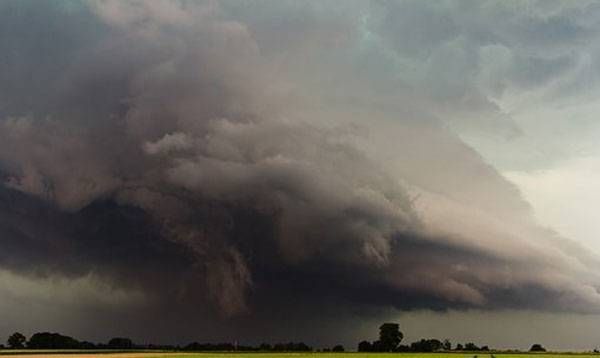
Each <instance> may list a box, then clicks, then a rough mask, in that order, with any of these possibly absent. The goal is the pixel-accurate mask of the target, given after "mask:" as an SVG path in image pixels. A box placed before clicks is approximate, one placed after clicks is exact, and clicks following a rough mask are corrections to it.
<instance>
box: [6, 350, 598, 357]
mask: <svg viewBox="0 0 600 358" xmlns="http://www.w3.org/2000/svg"><path fill="white" fill-rule="evenodd" d="M0 355H6V356H11V355H12V356H18V357H19V358H76V357H85V358H145V357H148V358H163V357H164V358H211V357H216V358H575V357H577V358H599V357H600V355H598V354H591V353H498V354H496V353H485V354H483V353H464V352H463V353H355V352H346V353H317V352H315V353H312V352H308V353H255V352H252V353H241V352H240V353H232V352H207V353H182V352H157V351H151V352H139V351H138V352H106V351H105V352H90V351H68V350H58V351H35V352H34V351H9V350H5V351H0Z"/></svg>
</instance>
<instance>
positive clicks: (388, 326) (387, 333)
mask: <svg viewBox="0 0 600 358" xmlns="http://www.w3.org/2000/svg"><path fill="white" fill-rule="evenodd" d="M402 338H404V334H402V332H400V326H399V325H398V324H397V323H384V324H382V325H381V326H380V327H379V344H378V346H379V347H378V348H380V349H378V350H381V351H384V352H393V351H394V349H396V347H398V345H399V344H400V342H402Z"/></svg>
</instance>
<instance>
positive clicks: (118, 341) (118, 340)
mask: <svg viewBox="0 0 600 358" xmlns="http://www.w3.org/2000/svg"><path fill="white" fill-rule="evenodd" d="M108 347H109V348H111V349H131V348H133V341H132V340H131V339H129V338H123V337H115V338H112V339H111V340H110V341H108Z"/></svg>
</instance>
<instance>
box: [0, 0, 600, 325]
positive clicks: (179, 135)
mask: <svg viewBox="0 0 600 358" xmlns="http://www.w3.org/2000/svg"><path fill="white" fill-rule="evenodd" d="M67 5H68V6H67ZM380 5H381V4H379V3H378V4H377V5H376V6H380ZM384 5H385V4H384ZM0 6H2V10H3V11H2V12H1V14H2V17H10V18H11V21H10V22H8V25H7V22H3V25H2V26H9V27H10V31H9V32H10V33H11V35H10V36H12V37H11V38H12V39H14V38H19V39H21V42H19V43H17V42H16V41H14V40H13V41H2V42H1V45H0V46H4V47H5V48H4V49H2V48H0V53H2V54H12V55H11V56H14V58H12V57H11V58H9V57H5V60H4V61H5V62H3V63H4V65H3V66H2V68H1V69H0V73H1V76H2V78H4V79H5V81H3V82H2V85H1V86H0V87H1V88H0V91H1V92H0V93H2V94H3V97H2V98H3V99H2V107H0V110H1V111H2V120H1V121H0V168H1V171H2V178H3V184H2V186H3V187H2V189H1V191H0V234H1V237H2V242H1V244H2V252H1V253H0V265H1V266H2V267H3V268H4V269H7V270H10V271H12V272H14V273H17V274H19V275H26V276H30V277H40V276H42V277H46V276H50V277H53V276H57V277H60V276H66V277H69V278H78V277H87V276H88V275H90V274H93V275H95V276H97V277H100V278H102V279H103V280H105V281H107V282H110V283H111V284H113V285H115V286H116V287H121V288H129V289H134V290H136V292H138V291H141V292H143V293H145V294H147V295H148V297H152V302H154V303H155V304H156V305H157V307H170V308H169V309H170V310H173V311H174V312H176V313H180V314H183V313H189V312H192V314H193V315H194V314H198V315H200V316H202V315H203V316H202V317H203V318H204V320H205V321H204V323H203V324H207V322H223V320H227V319H231V320H241V322H240V325H239V326H240V327H245V328H244V329H246V330H245V331H244V332H242V333H240V334H242V335H246V336H252V334H253V333H252V332H251V327H250V326H249V324H248V322H249V321H248V322H245V323H244V321H243V320H244V318H243V317H251V318H252V322H254V324H256V325H261V324H264V325H265V326H270V327H273V326H274V325H275V323H274V322H276V321H277V319H278V317H279V318H280V317H282V316H286V317H292V316H298V317H297V318H298V322H304V321H308V320H311V319H315V318H317V317H318V316H319V315H321V314H322V311H323V309H324V308H328V309H331V312H333V313H332V315H340V316H343V317H347V316H348V315H349V314H350V313H349V312H359V314H360V313H361V312H362V313H364V312H372V310H378V309H384V308H387V307H395V308H398V309H415V308H433V309H439V310H443V309H448V308H468V307H479V308H484V309H499V308H537V309H558V310H575V311H586V312H592V311H593V312H596V311H598V307H599V306H598V304H599V303H600V298H599V296H598V292H597V285H598V283H600V280H599V277H598V274H597V272H598V271H597V268H598V265H599V264H598V260H597V258H596V257H594V256H592V255H585V254H583V253H582V251H583V250H581V249H580V248H579V247H578V246H577V245H575V244H572V243H571V242H569V241H566V240H562V239H557V238H554V237H553V234H552V233H549V232H547V231H545V230H544V229H542V228H539V227H537V226H536V225H535V224H534V222H533V219H532V218H531V214H530V209H529V207H528V205H527V204H526V203H525V202H524V201H523V200H522V199H521V197H520V195H519V193H518V191H517V190H516V189H515V188H514V187H513V186H512V185H511V184H509V183H508V182H506V181H505V180H504V179H503V178H502V177H501V176H500V175H499V174H498V173H497V172H496V171H495V170H494V169H493V168H492V167H490V166H489V165H487V164H485V163H484V162H483V160H482V159H481V157H480V156H479V155H478V154H477V153H476V152H474V151H473V150H472V149H470V148H469V147H467V146H466V145H464V144H463V143H462V142H461V141H460V140H459V139H458V138H457V137H456V136H455V135H454V134H452V133H451V132H450V131H448V129H447V128H446V126H445V125H444V123H443V122H441V121H440V120H438V119H436V118H435V117H432V116H431V115H430V114H428V113H427V112H426V111H424V110H423V109H422V108H421V107H419V105H420V104H425V105H426V104H427V103H429V102H428V101H429V100H430V99H424V100H423V101H416V102H419V103H416V104H412V103H411V99H410V98H407V99H405V98H402V97H398V98H395V100H397V101H396V102H398V101H399V102H400V103H401V104H403V105H405V106H406V107H407V108H406V109H405V110H404V111H405V112H401V111H396V110H391V111H387V110H385V108H386V106H390V102H387V101H388V100H389V99H390V98H384V100H383V101H381V102H378V101H379V99H378V98H367V99H364V98H362V100H363V102H359V103H365V104H366V106H367V107H368V108H367V110H366V112H365V113H361V112H360V110H358V109H356V107H357V105H356V103H355V102H354V101H352V100H351V101H350V102H352V103H348V106H347V108H346V106H345V104H346V103H345V101H348V98H350V99H352V98H353V96H356V95H365V94H366V95H372V94H373V91H372V89H371V88H363V87H362V86H360V83H357V82H355V81H354V80H353V79H352V77H349V75H350V74H351V73H352V70H353V69H355V68H356V67H354V66H356V65H357V63H358V64H360V63H361V60H360V57H361V54H359V55H358V56H357V57H358V58H359V59H358V60H357V61H356V62H355V61H354V60H348V59H345V58H344V55H345V54H348V53H353V51H354V50H356V48H355V47H361V46H360V45H357V43H360V42H361V41H366V40H365V39H364V38H361V36H363V35H361V34H359V33H358V31H354V30H351V29H355V28H357V27H359V23H360V22H361V21H363V22H364V21H366V20H365V18H364V17H363V15H364V14H355V15H354V16H348V17H344V16H340V15H339V14H340V12H337V16H336V17H335V21H332V22H327V19H328V16H325V15H323V14H329V12H328V11H331V9H329V8H328V7H327V6H324V7H323V8H322V9H321V8H318V7H315V8H306V9H302V11H305V12H300V13H301V14H304V15H303V16H302V17H300V18H298V19H297V21H292V22H291V25H289V26H291V28H289V27H287V26H288V25H287V23H284V22H277V21H275V22H269V21H262V19H261V18H260V15H257V14H254V13H253V11H254V10H252V9H245V8H243V6H241V8H240V7H236V6H235V4H230V3H228V4H225V5H224V6H223V8H220V7H219V6H218V5H217V4H215V3H212V2H207V3H197V2H175V1H152V2H143V1H129V2H117V1H95V2H91V3H84V4H79V3H67V4H66V5H64V6H58V7H56V6H50V5H49V4H43V5H41V7H38V6H37V3H35V2H31V3H27V2H25V3H22V2H18V3H17V2H5V3H3V4H2V5H0ZM295 6H298V5H295ZM307 6H308V5H307ZM374 6H375V5H374ZM419 6H421V5H419ZM271 11H273V13H274V14H275V15H277V17H279V16H284V15H285V16H291V15H290V14H291V13H292V12H286V10H285V9H282V8H275V9H271ZM348 11H349V12H351V11H350V10H348ZM365 11H366V9H365ZM436 11H437V10H436ZM293 13H295V14H297V12H296V11H294V12H293ZM341 13H343V12H341ZM282 14H283V15H282ZM317 14H318V15H317ZM418 14H420V16H424V17H430V16H433V15H435V14H436V12H435V11H434V10H432V9H421V10H419V11H418ZM432 14H433V15H432ZM262 16H267V15H262ZM285 16H284V17H285ZM296 16H298V15H296ZM435 16H437V15H435ZM440 16H441V19H442V20H444V21H446V25H447V27H448V28H445V27H444V28H442V29H439V31H438V32H436V34H432V33H429V32H415V34H414V37H413V38H408V39H404V40H403V41H400V42H397V43H399V44H400V45H398V47H397V49H395V50H394V51H399V50H398V49H402V48H404V47H406V46H408V48H411V46H413V47H415V48H419V49H424V48H425V47H422V46H418V44H419V43H421V42H427V43H432V44H433V45H436V46H437V45H439V44H441V43H443V42H445V41H448V40H449V39H450V37H452V36H454V35H452V34H453V31H455V27H454V25H452V24H451V19H450V18H447V17H446V16H442V15H440ZM236 17H237V18H236ZM243 19H246V20H247V23H245V22H244V21H242V20H243ZM257 19H259V20H257ZM271 20H273V19H271ZM388 22H389V21H388ZM388 22H386V21H384V22H383V25H382V26H384V27H385V26H388V25H389V24H388ZM386 24H388V25H386ZM363 25H364V23H363ZM261 26H262V27H261ZM389 26H391V25H389ZM415 26H416V25H415ZM280 28H281V29H280ZM48 29H53V31H51V32H48ZM279 30H281V32H279ZM388 30H390V31H391V32H392V33H396V30H394V29H388ZM381 31H382V35H381V36H387V35H386V34H385V33H384V32H383V30H381ZM431 31H437V30H436V29H432V30H431ZM456 31H458V30H456ZM274 32H278V33H279V34H280V35H281V37H279V36H277V34H275V33H274ZM298 33H301V34H303V35H302V36H298ZM2 34H3V35H1V36H3V37H7V40H8V36H9V35H8V34H7V32H6V31H3V32H2ZM26 34H31V35H30V37H27V36H26ZM440 34H444V36H441V35H440ZM432 39H433V40H432ZM411 41H412V42H411ZM48 42H51V43H53V44H55V45H53V46H50V45H48ZM296 44H298V47H297V48H295V46H296ZM45 46H48V47H45ZM269 46H271V47H270V48H269ZM433 47H435V46H432V51H431V54H424V55H423V56H430V55H431V56H440V54H439V53H438V54H437V55H435V51H434V50H433ZM348 48H350V49H351V50H349V49H348ZM446 50H448V51H449V52H447V53H450V54H456V55H457V58H455V59H454V60H456V61H455V62H452V61H453V59H452V58H446V59H447V60H448V61H446V62H445V63H447V64H452V63H455V64H456V65H457V66H458V65H460V64H469V63H471V62H469V60H468V58H469V56H471V55H470V54H469V53H466V52H465V53H463V54H461V51H458V52H455V51H453V50H452V49H451V48H447V49H446ZM444 51H445V50H444ZM358 52H360V51H358ZM286 54H287V56H286ZM302 54H304V55H302ZM321 54H323V56H324V57H321ZM416 55H419V54H416ZM3 56H8V55H3ZM20 58H23V59H24V61H19V59H20ZM338 58H339V59H340V62H339V63H341V64H343V66H340V68H339V69H336V68H335V67H336V66H335V64H336V63H337V62H336V61H334V60H335V59H338ZM318 59H321V60H322V61H323V63H321V62H320V61H318ZM540 61H544V60H540ZM435 63H436V60H435V59H433V60H431V61H430V64H432V66H434V67H436V68H439V71H441V72H439V73H440V74H441V75H449V74H448V73H447V72H444V70H443V68H442V67H440V66H436V65H435ZM543 63H546V62H543ZM568 63H569V62H568V61H565V62H564V63H563V62H560V61H559V62H558V63H554V62H548V63H547V64H548V69H546V70H547V71H546V72H548V73H550V72H552V73H554V72H560V67H561V66H563V65H564V66H567V65H568ZM363 64H364V63H363ZM298 66H301V67H298ZM526 66H527V65H526ZM459 67H460V66H459ZM299 68H301V69H302V70H301V71H299ZM457 68H458V67H457ZM26 69H31V71H32V72H31V79H30V80H27V77H26V76H25V75H24V73H25V72H27V71H26ZM363 70H364V68H363ZM369 71H370V70H369V69H368V68H367V69H366V72H367V73H361V74H359V75H358V76H367V77H368V72H369ZM540 71H542V72H544V69H541V70H540ZM324 74H328V75H326V76H324V77H323V75H324ZM441 77H442V78H447V79H448V83H446V84H445V85H452V84H455V83H454V82H452V81H453V80H454V79H455V78H454V77H452V76H448V77H444V76H441ZM534 77H535V78H533V79H532V81H541V82H543V77H544V75H543V74H536V75H535V76H534ZM345 79H347V81H348V83H349V86H347V87H344V89H343V90H340V91H341V92H343V94H344V96H341V97H339V98H337V102H332V104H331V105H329V104H328V103H327V100H328V99H329V98H331V97H328V94H327V93H328V92H330V90H332V89H335V88H337V86H339V85H340V83H341V82H340V81H344V80H345ZM456 79H457V80H458V77H456ZM359 82H360V81H359ZM401 82H403V83H405V82H406V80H405V79H402V81H401ZM469 86H470V84H468V83H463V87H462V88H465V91H467V88H470V87H469ZM450 87H453V86H449V87H448V88H450ZM459 87H460V86H459ZM440 88H441V90H442V91H443V90H444V86H443V85H442V86H440ZM313 89H314V93H313V92H312V91H313ZM470 90H474V89H472V88H471V89H470ZM409 92H410V91H407V95H411V96H412V95H414V93H412V94H410V93H409ZM321 93H324V94H325V96H324V97H320V94H321ZM329 95H330V94H329ZM392 99H394V98H392ZM404 102H405V103H404ZM380 105H381V106H380ZM394 106H395V104H394V105H393V106H392V107H387V108H392V109H395V107H394ZM413 106H414V107H413ZM340 107H342V108H340ZM344 108H346V109H344ZM371 109H372V110H371ZM399 114H402V116H399ZM404 114H405V115H404ZM397 117H401V118H397ZM172 302H177V307H171V306H170V304H171V303H172ZM290 311H291V312H293V313H289V312H290ZM216 312H218V313H216ZM200 313H201V314H202V315H201V314H200ZM174 314H175V313H174ZM226 317H230V318H226ZM239 317H242V318H239ZM299 325H300V323H299ZM273 331H275V329H273Z"/></svg>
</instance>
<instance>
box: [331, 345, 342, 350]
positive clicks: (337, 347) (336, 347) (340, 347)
mask: <svg viewBox="0 0 600 358" xmlns="http://www.w3.org/2000/svg"><path fill="white" fill-rule="evenodd" d="M331 351H332V352H343V351H344V346H342V345H341V344H338V345H337V346H335V347H333V348H331Z"/></svg>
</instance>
